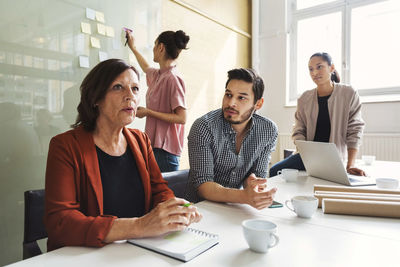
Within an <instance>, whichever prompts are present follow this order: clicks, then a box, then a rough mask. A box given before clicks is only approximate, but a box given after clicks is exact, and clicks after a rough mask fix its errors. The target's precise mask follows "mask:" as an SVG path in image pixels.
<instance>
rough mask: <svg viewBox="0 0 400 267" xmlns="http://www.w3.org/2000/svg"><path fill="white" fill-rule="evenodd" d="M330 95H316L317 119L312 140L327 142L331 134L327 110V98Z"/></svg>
mask: <svg viewBox="0 0 400 267" xmlns="http://www.w3.org/2000/svg"><path fill="white" fill-rule="evenodd" d="M330 96H331V95H327V96H319V97H318V110H319V111H318V119H317V127H316V129H315V135H314V141H316V142H325V143H328V142H329V137H330V136H331V120H330V118H329V111H328V99H329V97H330Z"/></svg>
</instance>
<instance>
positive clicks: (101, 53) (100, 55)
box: [99, 51, 108, 62]
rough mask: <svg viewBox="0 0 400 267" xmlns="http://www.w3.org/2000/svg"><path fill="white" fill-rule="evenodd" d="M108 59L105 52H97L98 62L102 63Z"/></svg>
mask: <svg viewBox="0 0 400 267" xmlns="http://www.w3.org/2000/svg"><path fill="white" fill-rule="evenodd" d="M107 59H108V54H107V52H103V51H99V61H100V62H101V61H104V60H107Z"/></svg>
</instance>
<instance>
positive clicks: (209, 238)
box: [128, 228, 218, 262]
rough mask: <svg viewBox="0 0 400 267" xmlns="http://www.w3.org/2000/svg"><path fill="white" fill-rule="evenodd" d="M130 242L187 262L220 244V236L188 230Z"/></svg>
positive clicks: (130, 240)
mask: <svg viewBox="0 0 400 267" xmlns="http://www.w3.org/2000/svg"><path fill="white" fill-rule="evenodd" d="M128 242H129V243H131V244H133V245H137V246H140V247H143V248H146V249H149V250H152V251H155V252H158V253H161V254H164V255H167V256H170V257H172V258H175V259H178V260H181V261H184V262H186V261H189V260H191V259H193V258H194V257H196V256H198V255H199V254H201V253H203V252H204V251H206V250H208V249H209V248H211V247H213V246H215V245H216V244H218V235H215V234H210V233H207V232H204V231H200V230H196V229H193V228H186V229H185V230H183V231H177V232H170V233H166V234H163V235H161V236H157V237H148V238H135V239H129V240H128Z"/></svg>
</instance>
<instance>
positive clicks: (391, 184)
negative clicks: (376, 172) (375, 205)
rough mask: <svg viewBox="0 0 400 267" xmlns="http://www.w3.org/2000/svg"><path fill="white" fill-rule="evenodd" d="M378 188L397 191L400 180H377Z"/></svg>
mask: <svg viewBox="0 0 400 267" xmlns="http://www.w3.org/2000/svg"><path fill="white" fill-rule="evenodd" d="M376 187H378V188H382V189H397V188H398V187H399V180H397V179H395V178H376Z"/></svg>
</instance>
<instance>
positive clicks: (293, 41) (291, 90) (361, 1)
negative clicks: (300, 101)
mask: <svg viewBox="0 0 400 267" xmlns="http://www.w3.org/2000/svg"><path fill="white" fill-rule="evenodd" d="M384 1H386V0H336V1H332V2H330V3H325V4H320V5H316V6H313V7H308V8H304V9H300V10H297V9H296V2H297V0H288V5H287V25H288V27H289V42H288V44H289V61H288V62H289V66H288V67H287V69H288V73H289V74H288V76H289V77H288V81H289V86H288V88H287V94H286V106H295V105H296V100H297V98H298V97H299V96H300V95H298V94H297V64H296V62H297V31H298V29H297V25H298V22H299V21H301V20H303V19H309V18H313V17H318V16H321V15H326V14H331V13H334V12H341V14H342V44H341V46H342V60H343V61H342V62H340V63H339V62H337V63H336V64H341V66H342V71H341V73H340V77H341V82H343V83H347V84H349V83H350V75H351V62H350V58H351V53H350V48H351V22H352V20H351V14H352V10H353V9H354V8H358V7H362V6H366V5H370V4H375V3H379V2H384ZM291 62H293V63H291ZM357 91H358V93H359V95H360V97H361V101H362V102H392V101H399V100H400V84H399V86H394V87H383V88H369V89H358V90H357Z"/></svg>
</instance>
